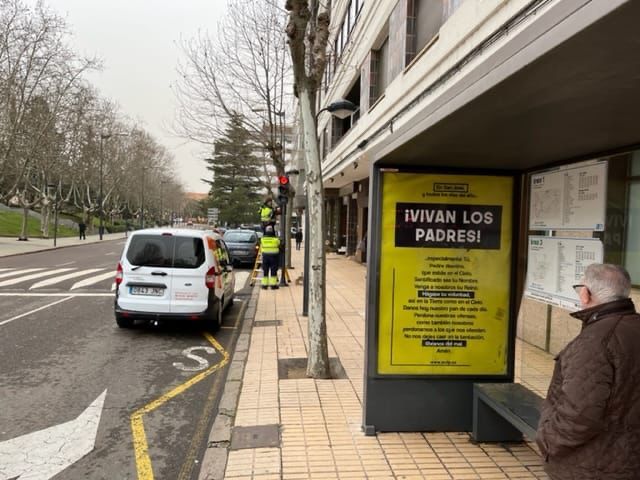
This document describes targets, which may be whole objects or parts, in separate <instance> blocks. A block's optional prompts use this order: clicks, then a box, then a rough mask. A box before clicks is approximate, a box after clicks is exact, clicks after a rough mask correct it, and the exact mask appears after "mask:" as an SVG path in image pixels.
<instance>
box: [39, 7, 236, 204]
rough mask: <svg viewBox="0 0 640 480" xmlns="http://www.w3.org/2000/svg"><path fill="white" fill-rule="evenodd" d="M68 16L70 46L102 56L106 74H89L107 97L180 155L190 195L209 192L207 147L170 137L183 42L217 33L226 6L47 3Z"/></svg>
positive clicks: (103, 72) (82, 51)
mask: <svg viewBox="0 0 640 480" xmlns="http://www.w3.org/2000/svg"><path fill="white" fill-rule="evenodd" d="M46 3H47V4H48V5H49V6H50V7H51V8H52V9H53V10H55V11H56V12H58V13H59V14H61V15H62V16H64V17H66V18H67V20H68V22H69V25H70V27H71V30H72V32H73V39H72V41H73V46H74V47H75V49H76V50H77V51H78V52H79V53H82V54H85V55H97V56H98V57H100V58H102V60H103V62H104V68H103V70H102V71H100V72H97V73H92V74H90V76H89V80H90V81H91V83H92V84H93V85H94V86H95V87H97V88H98V90H99V91H100V93H101V94H102V96H104V97H107V98H110V99H112V100H115V101H116V102H117V103H118V104H119V105H120V108H121V111H122V112H123V113H124V114H126V115H127V116H129V117H131V118H132V119H134V120H136V121H138V122H140V123H141V124H142V126H144V128H145V129H146V130H148V131H149V132H150V133H151V134H153V135H154V136H155V137H156V139H157V140H158V141H159V142H160V143H162V144H163V145H164V146H165V147H167V148H168V149H169V150H170V151H171V152H172V153H173V155H174V156H175V158H176V164H177V165H178V169H179V176H180V178H181V179H182V182H183V184H184V186H185V188H186V189H187V191H192V192H206V191H207V190H208V189H207V187H206V185H205V184H204V183H202V182H201V181H200V178H202V177H204V176H206V173H207V172H206V170H205V168H204V162H203V161H202V159H203V158H204V157H205V156H206V154H204V153H203V150H202V146H200V145H198V144H194V143H190V142H186V141H184V140H182V139H178V138H175V137H174V136H172V135H171V134H170V132H169V131H168V128H167V127H168V126H170V125H171V123H172V122H173V118H174V112H175V109H176V102H175V98H174V95H173V92H172V91H171V85H172V84H173V83H175V80H176V76H177V75H176V65H177V62H178V58H179V57H180V50H179V47H178V43H179V41H180V39H181V38H190V37H193V36H195V35H196V34H197V32H198V30H201V31H214V30H215V27H216V24H217V23H218V20H219V18H220V17H221V16H222V15H223V14H224V9H225V5H226V1H225V0H109V1H98V0H46Z"/></svg>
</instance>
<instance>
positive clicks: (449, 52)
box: [318, 0, 553, 186]
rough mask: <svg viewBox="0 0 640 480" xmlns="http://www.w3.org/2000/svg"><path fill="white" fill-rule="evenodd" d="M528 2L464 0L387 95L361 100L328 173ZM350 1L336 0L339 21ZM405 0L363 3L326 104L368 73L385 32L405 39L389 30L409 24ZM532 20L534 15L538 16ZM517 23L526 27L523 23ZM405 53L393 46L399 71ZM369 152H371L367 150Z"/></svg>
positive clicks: (324, 118)
mask: <svg viewBox="0 0 640 480" xmlns="http://www.w3.org/2000/svg"><path fill="white" fill-rule="evenodd" d="M528 3H529V1H528V0H483V1H481V2H479V1H474V0H465V1H463V2H462V3H461V4H460V5H459V7H458V8H457V9H456V10H455V11H454V13H453V14H452V15H451V16H450V17H449V18H448V19H447V21H446V22H445V23H444V24H443V25H442V27H441V28H440V31H439V33H438V36H437V38H436V39H434V40H433V41H432V42H431V43H430V44H429V45H428V46H427V48H425V49H424V50H423V51H421V52H418V54H417V57H416V58H415V59H414V60H413V61H412V63H411V64H410V65H408V66H406V67H404V69H403V70H401V71H400V73H398V74H397V75H395V77H394V78H392V79H391V81H390V83H389V85H388V86H387V87H386V90H385V92H384V95H383V97H382V98H380V99H378V100H377V101H376V103H375V104H374V105H362V107H363V108H362V110H361V111H360V114H359V119H358V122H357V123H356V124H355V126H354V127H353V128H352V129H351V130H350V131H349V132H348V133H347V134H346V135H345V136H344V138H342V139H341V140H340V142H338V143H337V144H335V145H333V148H332V150H331V152H330V153H329V154H328V155H327V157H326V159H325V161H324V164H323V171H324V172H325V175H327V177H328V176H331V175H335V173H337V172H338V171H339V169H340V168H341V167H342V166H343V165H341V162H343V157H344V156H345V154H346V153H347V152H350V151H352V150H353V149H354V148H355V147H356V146H357V145H358V144H359V143H360V142H361V141H362V140H363V138H364V137H366V136H367V135H369V134H370V133H371V131H373V130H375V129H376V128H378V127H379V126H380V125H382V124H383V123H384V122H385V121H387V120H388V119H389V118H390V117H391V116H392V115H393V114H395V113H397V112H398V111H399V110H401V109H402V108H403V107H405V106H406V104H407V103H408V102H409V101H410V100H411V99H412V98H414V97H415V96H416V95H417V94H418V93H420V92H421V91H422V90H423V89H424V88H425V87H426V86H428V85H429V84H431V83H432V82H433V81H435V80H436V79H437V78H438V77H439V76H440V75H441V74H442V73H443V72H445V71H447V70H448V69H449V68H450V67H451V66H453V65H454V64H455V63H456V62H457V61H458V60H459V59H460V58H462V57H463V56H464V55H466V54H467V53H469V52H470V51H471V50H472V49H473V48H474V47H476V46H477V45H478V44H479V43H480V42H482V41H483V40H484V39H485V38H486V37H488V36H489V35H490V34H491V33H492V32H494V31H495V30H496V29H498V28H499V27H500V26H501V25H502V24H503V23H504V22H506V21H507V20H508V19H509V18H511V17H512V16H513V15H515V14H516V13H517V12H518V11H519V10H520V9H522V8H523V7H524V6H525V5H527V4H528ZM552 3H553V2H552ZM347 4H348V1H345V0H341V1H339V2H337V4H336V8H335V10H334V14H333V21H334V22H339V21H341V19H342V17H343V15H344V9H345V8H346V6H347ZM405 4H406V0H401V1H400V2H392V1H389V2H373V1H367V2H366V3H365V4H364V7H363V9H362V12H361V13H360V17H359V18H358V22H357V24H356V26H355V28H354V30H353V32H352V34H351V35H350V38H349V43H348V45H347V46H346V48H345V50H344V52H343V53H342V56H341V58H340V61H339V63H338V66H337V67H336V70H335V74H334V75H333V79H332V82H331V84H330V85H329V88H328V89H327V91H326V93H325V94H323V95H322V96H321V105H322V106H326V105H327V104H328V103H330V102H331V101H333V100H335V99H337V98H342V97H344V96H345V94H346V93H347V92H348V91H349V89H350V88H351V86H352V85H353V83H354V82H355V81H356V79H357V78H358V77H359V76H360V75H361V74H362V75H363V77H366V75H367V72H368V69H369V65H368V64H367V60H368V59H370V52H371V50H372V48H375V47H376V45H377V44H378V43H379V42H380V40H381V38H382V37H384V36H386V35H390V39H394V38H395V39H396V42H399V41H400V40H397V39H398V38H401V36H399V35H398V32H397V31H396V32H390V31H389V26H390V25H391V26H395V27H396V28H402V26H403V25H404V24H403V22H401V21H398V20H397V16H398V15H399V13H398V10H396V9H398V8H399V9H402V8H404V6H405ZM394 12H395V14H394ZM392 16H393V18H396V20H395V21H392V22H390V21H389V19H390V18H392ZM528 21H535V18H534V19H531V20H528ZM334 28H335V27H334ZM518 28H522V25H521V26H519V27H518ZM489 52H490V49H487V52H485V54H484V55H488V54H489ZM405 54H406V50H405V49H404V48H393V47H391V48H390V55H392V61H391V62H389V64H390V68H393V71H394V72H395V71H397V70H398V69H397V64H398V62H400V61H402V58H401V57H404V56H405ZM482 57H483V56H480V57H479V58H478V59H476V60H475V61H476V62H478V63H480V62H481V61H482ZM394 66H396V67H394ZM454 81H455V80H454ZM367 86H368V84H367V83H366V82H365V81H364V80H363V83H362V84H361V94H362V92H365V91H366V90H367ZM443 90H446V86H445V87H443ZM438 95H439V94H435V95H433V96H432V97H430V99H429V101H428V102H432V101H434V100H435V99H436V98H437V97H438ZM428 102H425V104H424V105H421V106H420V108H417V109H416V110H417V111H420V110H421V109H422V108H425V107H426V106H427V105H428ZM411 117H412V115H407V116H405V119H403V122H409V121H411ZM329 122H330V116H329V115H328V114H325V115H321V117H320V120H319V127H318V128H319V131H323V129H324V128H327V129H329V131H330V129H331V125H330V123H329ZM398 126H400V124H399V125H398ZM364 155H365V156H366V150H365V152H364ZM350 161H353V159H352V158H351V159H348V160H347V163H348V162H350ZM361 175H362V177H361V178H365V177H366V176H367V172H363V173H362V174H361ZM336 182H339V179H337V178H336ZM336 186H340V185H339V184H337V185H336Z"/></svg>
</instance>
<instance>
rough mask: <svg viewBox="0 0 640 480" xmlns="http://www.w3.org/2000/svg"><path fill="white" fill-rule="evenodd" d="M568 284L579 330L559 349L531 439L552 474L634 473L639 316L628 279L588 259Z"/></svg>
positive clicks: (639, 457) (611, 478) (569, 479)
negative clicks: (573, 292) (576, 280)
mask: <svg viewBox="0 0 640 480" xmlns="http://www.w3.org/2000/svg"><path fill="white" fill-rule="evenodd" d="M574 289H575V290H576V292H577V293H578V296H579V297H580V303H581V304H582V307H583V310H580V311H579V312H575V313H572V314H571V315H572V316H573V317H575V318H578V319H580V320H582V322H583V326H582V331H581V332H580V334H579V335H578V336H577V337H576V338H575V339H574V340H573V341H571V342H569V344H568V345H567V346H566V347H565V348H564V349H563V350H562V352H560V354H559V355H558V356H557V358H556V365H555V369H554V372H553V377H552V379H551V384H550V386H549V392H548V394H547V399H546V401H545V404H544V407H543V410H542V416H541V418H540V424H539V426H538V434H537V438H536V440H537V443H538V446H539V447H540V450H541V451H542V454H543V455H544V458H545V462H546V463H545V470H546V472H547V473H548V474H549V476H550V477H551V478H552V479H554V480H560V479H561V480H588V479H598V480H627V479H628V480H631V479H638V478H640V315H638V314H637V313H636V310H635V307H634V305H633V302H632V301H631V300H630V299H629V298H628V297H629V292H630V289H631V280H630V278H629V274H628V273H627V271H626V270H625V269H624V268H622V267H619V266H616V265H609V264H593V265H590V266H589V267H587V269H586V270H585V272H584V278H583V280H582V282H581V283H580V284H579V285H574Z"/></svg>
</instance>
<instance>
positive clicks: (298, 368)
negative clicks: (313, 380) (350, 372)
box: [278, 357, 349, 380]
mask: <svg viewBox="0 0 640 480" xmlns="http://www.w3.org/2000/svg"><path fill="white" fill-rule="evenodd" d="M329 370H330V371H331V378H332V379H333V380H344V379H347V378H349V377H348V376H347V373H346V372H345V371H344V368H343V367H342V363H340V359H339V358H337V357H332V358H330V359H329ZM301 378H307V359H306V358H279V359H278V379H280V380H297V379H301Z"/></svg>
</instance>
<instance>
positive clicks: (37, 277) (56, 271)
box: [0, 267, 251, 292]
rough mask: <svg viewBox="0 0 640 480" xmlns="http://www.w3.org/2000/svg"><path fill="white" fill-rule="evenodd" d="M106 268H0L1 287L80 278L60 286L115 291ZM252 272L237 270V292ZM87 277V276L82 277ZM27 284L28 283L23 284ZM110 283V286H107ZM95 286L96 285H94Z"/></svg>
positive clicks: (37, 285)
mask: <svg viewBox="0 0 640 480" xmlns="http://www.w3.org/2000/svg"><path fill="white" fill-rule="evenodd" d="M105 269H106V268H105V267H101V268H90V269H85V270H79V269H77V268H75V267H67V268H51V267H49V268H41V267H39V268H23V269H20V268H15V267H12V268H0V288H2V287H8V288H11V289H12V290H10V291H15V289H16V288H22V289H28V290H29V291H33V290H37V289H39V288H44V287H57V284H61V283H63V282H66V281H68V280H73V279H78V280H77V281H75V283H73V284H72V285H71V287H70V288H69V287H68V285H69V283H71V282H69V283H67V284H66V286H60V287H59V288H62V289H64V290H68V291H73V290H81V289H84V288H88V287H92V286H94V285H97V284H99V283H101V282H103V284H102V285H101V286H100V287H98V288H99V289H100V290H102V291H104V290H107V291H111V292H113V291H115V289H116V284H115V282H114V281H112V282H110V283H108V284H106V285H105V283H106V282H107V281H108V280H113V279H114V278H115V271H112V269H110V268H109V269H106V270H107V271H104V270H105ZM250 275H251V274H250V272H246V271H236V272H235V277H236V282H235V289H234V290H235V292H238V291H240V290H242V289H243V288H244V287H245V284H246V282H247V279H248V278H249V276H250ZM80 277H85V278H80ZM29 281H35V282H36V283H34V284H32V285H29V284H28V282H29ZM23 284H26V285H23ZM107 285H108V286H107ZM93 288H95V287H93ZM94 291H95V290H94Z"/></svg>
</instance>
